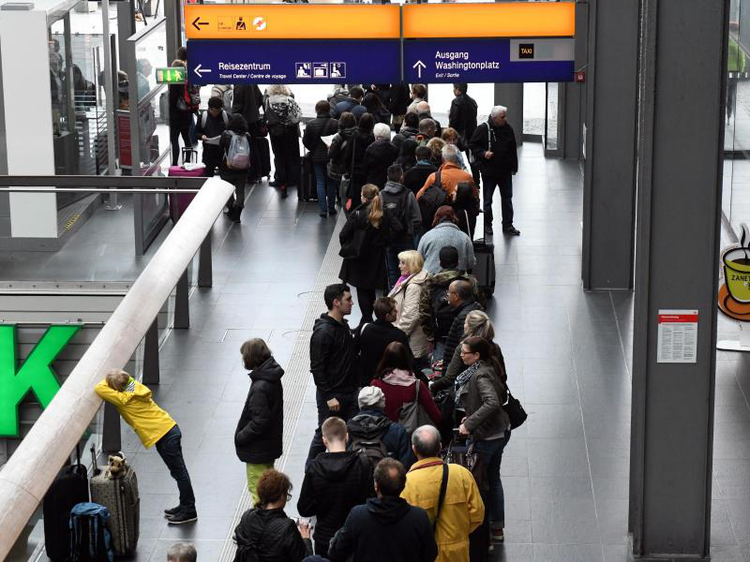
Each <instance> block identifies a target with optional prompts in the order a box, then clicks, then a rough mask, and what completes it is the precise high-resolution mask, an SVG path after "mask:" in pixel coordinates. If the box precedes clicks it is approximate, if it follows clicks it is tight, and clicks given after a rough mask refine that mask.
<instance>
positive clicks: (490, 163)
mask: <svg viewBox="0 0 750 562" xmlns="http://www.w3.org/2000/svg"><path fill="white" fill-rule="evenodd" d="M507 115H508V109H507V108H506V107H504V106H502V105H496V106H495V107H493V108H492V111H491V112H490V117H489V119H488V120H487V122H485V123H482V124H481V125H479V126H478V127H477V128H476V130H475V131H474V134H473V135H472V137H471V141H470V142H469V148H470V149H471V152H472V154H473V155H474V159H475V161H476V162H477V163H478V165H479V170H480V172H481V173H482V194H483V195H482V199H483V204H484V231H485V233H486V234H492V196H493V195H494V193H495V186H498V187H499V190H500V199H501V203H502V213H503V234H506V235H509V236H518V235H519V234H521V231H520V230H518V229H517V228H516V227H515V226H513V176H514V175H516V172H518V153H517V150H516V135H515V133H514V132H513V127H511V126H510V125H509V124H508V121H507Z"/></svg>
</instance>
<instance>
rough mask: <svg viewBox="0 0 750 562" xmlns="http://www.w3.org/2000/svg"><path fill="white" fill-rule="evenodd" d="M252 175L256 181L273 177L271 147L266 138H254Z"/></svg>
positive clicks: (251, 163) (251, 164)
mask: <svg viewBox="0 0 750 562" xmlns="http://www.w3.org/2000/svg"><path fill="white" fill-rule="evenodd" d="M250 174H251V175H252V177H253V179H254V180H260V179H262V178H265V177H270V175H271V146H270V145H269V143H268V139H267V138H266V137H253V139H252V160H251V162H250Z"/></svg>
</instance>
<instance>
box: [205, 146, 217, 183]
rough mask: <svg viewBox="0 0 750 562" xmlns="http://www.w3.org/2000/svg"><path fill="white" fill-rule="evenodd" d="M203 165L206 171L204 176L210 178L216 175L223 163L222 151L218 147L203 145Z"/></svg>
mask: <svg viewBox="0 0 750 562" xmlns="http://www.w3.org/2000/svg"><path fill="white" fill-rule="evenodd" d="M203 163H204V164H205V165H206V169H205V171H204V172H203V175H204V176H206V177H207V178H210V177H212V176H214V175H215V174H216V168H218V167H219V164H220V163H221V149H220V148H219V147H218V146H212V145H210V144H206V143H203Z"/></svg>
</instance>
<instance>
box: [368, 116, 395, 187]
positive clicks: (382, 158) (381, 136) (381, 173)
mask: <svg viewBox="0 0 750 562" xmlns="http://www.w3.org/2000/svg"><path fill="white" fill-rule="evenodd" d="M372 132H373V134H374V135H375V142H374V143H372V144H371V145H370V146H368V147H367V149H366V150H365V165H364V168H365V174H366V178H367V179H366V183H372V184H375V185H377V186H378V187H379V188H380V189H383V187H384V186H385V182H386V181H388V168H389V166H391V164H393V163H394V162H395V161H396V158H398V148H396V145H394V144H393V143H392V142H391V128H390V126H388V125H386V124H385V123H378V124H377V125H375V128H374V129H373V131H372Z"/></svg>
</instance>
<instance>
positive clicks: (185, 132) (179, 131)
mask: <svg viewBox="0 0 750 562" xmlns="http://www.w3.org/2000/svg"><path fill="white" fill-rule="evenodd" d="M180 136H182V142H183V144H184V145H185V146H188V147H191V146H193V145H192V144H191V143H190V123H185V124H184V125H170V126H169V142H170V144H171V145H172V166H176V165H177V164H178V163H179V161H180Z"/></svg>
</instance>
